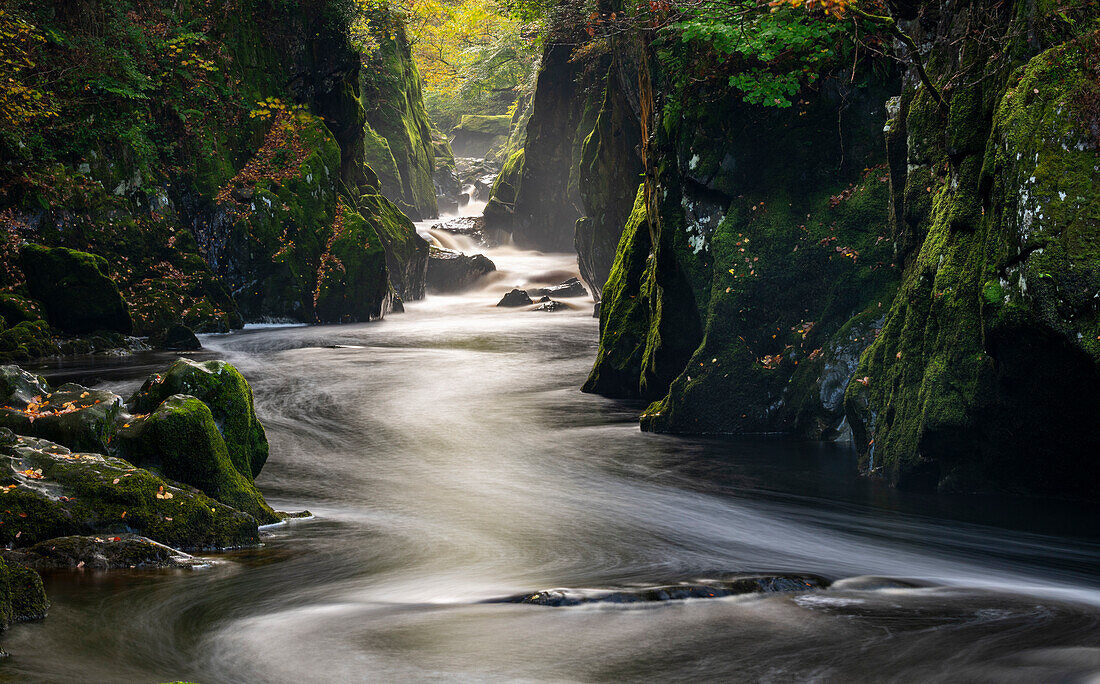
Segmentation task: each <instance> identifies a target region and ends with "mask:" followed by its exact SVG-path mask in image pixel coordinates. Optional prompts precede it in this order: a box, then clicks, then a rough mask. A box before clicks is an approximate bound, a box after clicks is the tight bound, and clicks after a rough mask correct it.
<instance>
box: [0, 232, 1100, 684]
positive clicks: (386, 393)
mask: <svg viewBox="0 0 1100 684" xmlns="http://www.w3.org/2000/svg"><path fill="white" fill-rule="evenodd" d="M487 254H488V255H489V256H490V258H492V259H493V260H494V261H496V263H497V264H498V266H499V267H500V269H501V271H503V274H502V275H499V276H497V277H496V278H494V279H493V280H492V282H491V284H490V285H488V286H487V287H486V288H485V289H483V290H480V291H476V292H471V293H467V294H464V295H460V296H429V297H428V298H427V299H426V300H424V301H421V302H410V303H407V304H406V308H407V311H406V312H405V313H404V314H400V315H396V314H395V315H391V316H389V317H387V318H386V319H385V320H384V321H381V322H376V323H370V324H359V325H343V326H317V327H266V328H252V329H246V330H244V331H241V332H238V333H234V334H230V335H224V336H206V337H205V338H204V340H203V342H204V345H205V347H206V351H205V352H203V355H204V356H206V357H220V358H225V359H227V360H229V361H231V362H232V363H234V364H236V365H237V367H238V368H239V369H240V370H241V371H242V372H243V373H244V375H245V376H246V377H247V378H248V379H249V380H250V381H251V383H252V385H253V388H254V390H255V394H256V401H257V411H258V412H259V415H260V417H261V419H262V420H263V422H264V424H265V426H266V428H267V433H268V437H269V439H270V442H271V458H270V460H269V461H268V464H267V466H266V467H265V469H264V471H263V473H262V474H261V476H260V477H259V478H258V480H257V484H258V485H259V487H260V489H261V490H262V491H263V492H264V494H265V496H267V498H268V500H269V502H271V503H272V505H273V506H275V507H276V508H278V509H283V510H292V511H295V510H301V509H309V510H310V511H312V512H313V513H314V517H313V518H312V519H308V520H303V521H296V522H293V523H291V524H289V525H285V526H281V527H275V528H273V529H271V530H269V534H268V536H267V537H266V539H265V544H264V546H263V547H262V548H259V549H252V550H246V551H238V552H232V553H227V554H222V555H219V556H216V557H214V562H213V563H212V564H211V565H210V566H209V567H207V568H205V569H199V570H176V571H154V572H135V571H114V572H107V573H93V572H84V573H69V572H65V573H51V574H47V575H46V577H45V580H46V584H47V591H48V593H49V595H50V597H51V600H52V601H53V607H52V609H51V611H50V614H49V617H48V618H47V619H45V620H43V621H41V622H37V623H32V624H25V625H17V626H15V627H13V628H12V629H10V630H9V631H8V632H6V633H5V634H4V636H3V645H4V649H5V650H6V651H8V652H9V653H10V654H11V655H10V657H8V658H6V659H5V660H3V661H2V662H0V681H13V682H14V681H20V682H61V681H94V682H157V681H171V680H176V679H185V680H190V681H196V682H204V683H207V684H211V683H214V682H286V683H288V684H289V683H298V682H336V681H363V680H370V681H425V680H461V681H517V680H519V681H524V680H526V681H545V680H554V681H622V680H654V679H659V680H679V681H701V680H731V679H732V680H747V681H776V682H779V681H792V680H796V681H805V680H814V681H837V682H846V681H853V680H867V679H875V680H892V681H922V682H927V681H937V680H940V681H982V682H984V681H989V682H1003V681H1013V680H1021V681H1050V680H1060V681H1089V680H1091V681H1097V678H1098V677H1100V515H1097V513H1098V512H1100V511H1098V510H1097V508H1096V507H1095V506H1087V505H1084V504H1073V503H1059V502H1049V501H1040V500H1029V499H1013V498H1007V497H989V496H968V497H948V496H924V495H914V494H906V493H902V492H897V491H894V490H891V489H889V488H888V487H886V486H884V485H882V484H881V483H879V482H875V481H871V480H868V479H865V478H860V477H858V476H857V475H856V474H855V460H854V456H853V454H852V453H851V452H850V451H849V450H847V449H845V448H843V447H840V446H835V445H820V444H808V443H798V442H792V441H789V440H779V439H765V438H741V439H720V438H708V439H704V438H691V439H685V438H678V437H670V436H661V435H652V434H643V433H641V432H640V431H639V430H638V427H637V423H636V420H635V418H636V415H637V413H638V411H639V407H638V406H637V405H635V404H631V403H624V402H619V401H613V400H609V399H605V398H601V397H597V396H591V395H586V394H582V393H581V392H580V391H579V390H578V389H577V388H578V387H579V386H580V385H581V383H582V382H583V380H584V378H585V375H586V373H587V372H588V370H589V368H590V365H591V362H592V360H593V358H594V356H595V352H596V341H597V327H598V325H597V321H596V320H594V319H593V318H592V317H591V303H590V302H587V300H585V302H584V303H583V305H582V303H581V302H580V300H570V301H572V302H573V303H574V305H575V307H576V308H574V309H572V310H570V311H563V312H555V313H545V312H528V311H525V310H507V309H498V308H496V307H495V306H493V305H494V304H495V302H496V301H497V300H498V299H499V297H500V295H501V294H502V293H503V292H505V291H507V290H508V289H509V288H510V287H511V286H512V285H523V284H529V283H537V282H550V281H554V282H557V281H560V279H561V278H560V276H562V275H563V273H565V274H567V273H568V272H571V271H575V263H574V257H572V255H542V254H537V253H531V252H521V251H518V250H514V249H510V248H499V249H496V250H489V251H488V252H487ZM168 358H169V357H166V356H164V355H160V354H147V355H138V356H134V357H131V358H128V359H122V360H100V361H98V362H97V363H95V364H89V363H87V362H80V363H76V362H67V363H64V364H60V365H55V366H52V367H50V368H47V369H46V370H47V371H48V372H49V374H51V376H52V377H54V378H58V379H60V378H66V379H76V380H78V381H83V382H95V383H97V384H98V385H99V386H103V387H108V388H111V389H114V390H116V391H120V392H121V393H123V394H126V393H127V392H128V391H132V389H133V388H135V387H136V386H137V385H138V383H140V381H141V379H143V378H144V377H145V375H146V374H148V373H149V372H151V371H152V370H155V369H159V368H162V367H163V366H165V365H166V363H167V359H168ZM786 572H794V573H812V574H815V575H820V576H822V577H824V578H826V579H827V580H830V581H833V582H835V583H834V584H833V586H832V587H831V588H829V589H827V590H817V591H807V592H799V593H766V594H749V595H741V596H728V597H725V598H700V599H690V600H685V601H663V602H650V603H629V604H627V603H588V604H584V605H578V606H573V607H549V606H540V605H524V604H512V603H493V602H487V601H491V600H492V599H499V598H502V597H506V596H510V595H514V594H519V593H524V592H534V591H539V590H543V589H549V588H567V589H570V590H573V591H575V592H579V591H582V590H600V589H611V588H624V587H625V588H629V587H636V586H648V585H667V584H669V583H673V582H677V581H684V580H692V581H697V580H707V579H720V578H724V577H728V576H730V575H733V574H737V573H786ZM886 577H889V578H893V579H889V580H887V579H882V578H886ZM899 580H903V581H899Z"/></svg>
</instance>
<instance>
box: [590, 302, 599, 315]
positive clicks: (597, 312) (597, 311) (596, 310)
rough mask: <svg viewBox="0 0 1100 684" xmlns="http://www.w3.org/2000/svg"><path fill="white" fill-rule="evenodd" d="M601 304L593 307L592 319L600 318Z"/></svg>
mask: <svg viewBox="0 0 1100 684" xmlns="http://www.w3.org/2000/svg"><path fill="white" fill-rule="evenodd" d="M600 304H601V302H596V305H595V306H594V307H592V318H599V317H600Z"/></svg>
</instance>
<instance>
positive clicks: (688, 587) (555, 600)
mask: <svg viewBox="0 0 1100 684" xmlns="http://www.w3.org/2000/svg"><path fill="white" fill-rule="evenodd" d="M828 586H829V581H828V580H826V579H824V578H822V577H817V576H815V575H758V576H757V575H754V576H742V577H735V578H732V579H726V580H702V581H699V582H679V583H675V584H665V585H658V586H651V587H636V588H635V587H624V588H615V589H603V590H581V589H550V590H547V591H537V592H534V593H531V594H520V595H519V596H510V597H507V598H504V599H496V600H492V601H488V603H528V604H533V605H538V606H554V607H561V606H579V605H582V604H586V603H650V602H657V601H682V600H685V599H700V598H721V597H723V596H740V595H744V594H773V593H780V592H784V593H786V592H801V591H816V590H820V589H826V588H828Z"/></svg>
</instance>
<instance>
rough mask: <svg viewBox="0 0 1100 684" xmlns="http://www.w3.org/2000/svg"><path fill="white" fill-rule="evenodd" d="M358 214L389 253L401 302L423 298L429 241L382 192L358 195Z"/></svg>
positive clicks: (391, 275)
mask: <svg viewBox="0 0 1100 684" xmlns="http://www.w3.org/2000/svg"><path fill="white" fill-rule="evenodd" d="M357 206H358V208H359V214H360V215H361V216H362V217H363V220H365V221H366V222H367V223H369V224H370V225H371V227H373V228H374V231H375V233H377V235H378V239H379V240H381V244H382V247H383V249H384V250H385V253H386V270H387V272H388V273H389V279H390V285H391V286H392V287H393V291H394V293H396V294H397V296H398V297H400V298H401V300H402V301H406V302H411V301H415V300H418V299H423V298H424V286H425V280H426V277H427V271H428V241H427V240H425V239H424V238H422V237H420V235H419V234H418V233H417V232H416V226H414V225H413V222H412V221H411V220H410V219H409V217H407V216H405V215H404V214H402V213H401V211H400V210H399V209H398V208H397V206H396V205H394V204H393V202H390V201H389V200H388V199H386V198H385V197H383V196H382V195H377V194H367V195H362V196H360V197H359V202H358V205H357Z"/></svg>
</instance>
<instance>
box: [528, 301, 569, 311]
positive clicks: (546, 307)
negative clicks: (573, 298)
mask: <svg viewBox="0 0 1100 684" xmlns="http://www.w3.org/2000/svg"><path fill="white" fill-rule="evenodd" d="M540 301H541V300H540ZM568 309H569V305H568V304H563V303H562V302H555V301H554V300H552V299H551V300H549V301H547V302H544V303H542V304H539V305H538V306H536V307H535V308H533V309H531V311H551V312H552V311H566V310H568Z"/></svg>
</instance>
